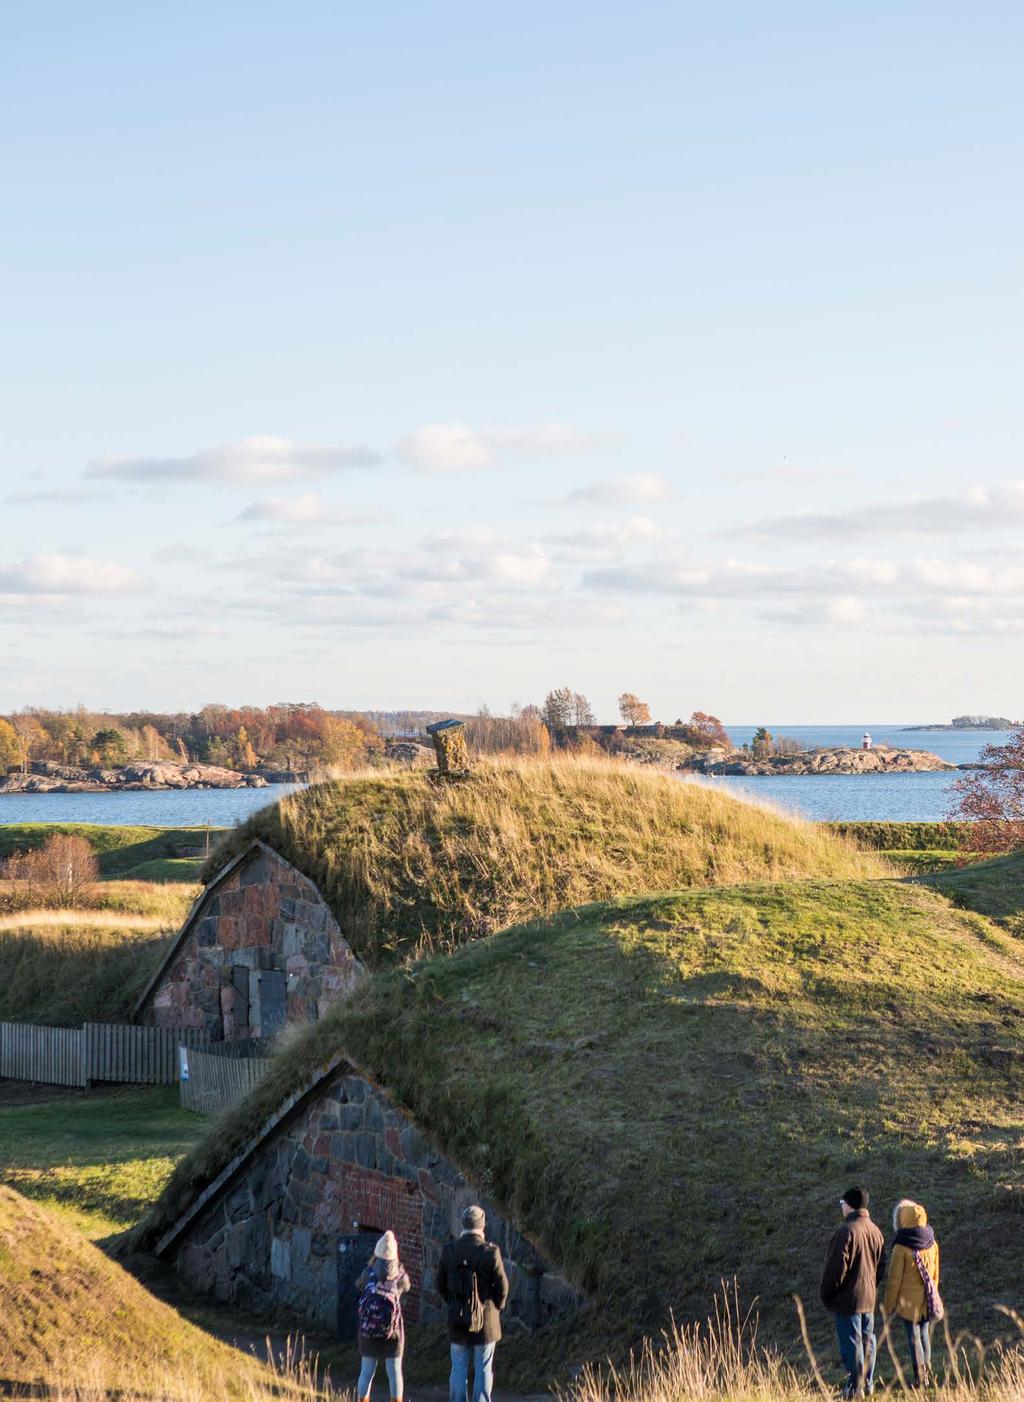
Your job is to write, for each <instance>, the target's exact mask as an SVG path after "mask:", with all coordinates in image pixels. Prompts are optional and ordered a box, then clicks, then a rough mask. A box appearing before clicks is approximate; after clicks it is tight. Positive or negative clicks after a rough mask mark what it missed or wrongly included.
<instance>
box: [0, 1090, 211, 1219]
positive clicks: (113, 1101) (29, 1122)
mask: <svg viewBox="0 0 1024 1402" xmlns="http://www.w3.org/2000/svg"><path fill="white" fill-rule="evenodd" d="M44 1094H46V1093H45V1092H44ZM200 1128H201V1125H200V1122H199V1121H198V1120H197V1118H196V1116H195V1115H190V1114H188V1113H187V1112H186V1111H184V1110H182V1109H180V1108H179V1106H178V1088H177V1086H147V1087H145V1088H140V1087H132V1088H130V1089H129V1088H126V1089H123V1090H121V1089H118V1090H111V1089H103V1090H100V1091H94V1092H78V1091H74V1092H63V1091H60V1090H59V1089H57V1088H54V1089H53V1092H52V1094H48V1095H47V1098H46V1099H43V1100H40V1101H39V1102H37V1103H34V1104H32V1103H30V1104H18V1103H14V1104H11V1103H7V1102H5V1100H4V1098H3V1096H2V1093H0V1183H6V1184H7V1185H8V1186H9V1187H12V1188H16V1189H17V1191H18V1192H19V1193H21V1194H23V1195H24V1196H25V1197H29V1198H32V1199H33V1200H34V1201H36V1202H39V1203H42V1204H43V1205H44V1206H45V1207H47V1208H50V1209H52V1210H54V1211H56V1212H57V1213H59V1215H60V1216H61V1217H62V1218H63V1219H64V1221H65V1222H67V1223H69V1224H70V1225H73V1226H74V1227H76V1228H77V1229H78V1230H80V1231H82V1232H84V1233H85V1235H86V1236H87V1237H89V1238H90V1239H91V1240H97V1239H100V1238H102V1237H107V1236H110V1235H112V1234H113V1233H115V1232H119V1231H123V1230H124V1229H125V1228H126V1227H129V1226H131V1225H132V1224H133V1223H134V1222H136V1221H137V1220H138V1219H139V1218H140V1217H141V1216H142V1214H143V1213H144V1212H145V1211H146V1210H147V1208H148V1207H149V1206H150V1205H151V1204H152V1202H153V1199H154V1198H156V1197H157V1196H159V1194H160V1191H161V1189H162V1188H163V1186H164V1184H165V1182H166V1181H167V1178H168V1177H169V1176H170V1173H171V1171H172V1169H173V1168H174V1166H175V1164H176V1163H177V1161H178V1160H179V1159H180V1158H181V1156H182V1155H183V1154H185V1153H186V1152H187V1151H188V1150H189V1149H191V1148H192V1147H193V1145H194V1144H195V1142H196V1140H197V1138H198V1137H199V1133H200Z"/></svg>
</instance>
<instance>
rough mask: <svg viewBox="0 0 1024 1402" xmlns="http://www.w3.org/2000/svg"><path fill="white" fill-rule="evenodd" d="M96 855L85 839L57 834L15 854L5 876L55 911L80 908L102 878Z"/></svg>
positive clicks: (10, 860) (9, 859) (7, 865)
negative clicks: (87, 891) (81, 903)
mask: <svg viewBox="0 0 1024 1402" xmlns="http://www.w3.org/2000/svg"><path fill="white" fill-rule="evenodd" d="M99 874H100V868H99V862H98V861H97V860H96V853H95V852H94V851H93V850H92V846H91V845H90V844H89V843H88V842H87V841H86V840H85V838H84V837H71V836H68V835H67V834H65V833H54V835H53V836H52V837H49V838H47V840H46V842H45V843H44V844H43V846H42V847H36V848H33V849H32V850H31V851H29V852H16V853H15V854H14V856H13V857H9V858H8V859H7V862H6V863H5V865H4V876H5V877H6V879H7V880H8V881H16V882H19V883H21V884H23V885H24V886H26V887H27V888H28V889H29V890H30V891H31V893H32V897H33V899H34V900H37V901H39V903H40V904H42V905H46V906H50V907H54V908H56V909H68V908H71V907H74V906H76V905H78V904H79V903H80V902H81V900H82V897H83V896H84V894H85V892H86V890H87V889H88V887H90V886H91V885H92V884H93V882H94V881H96V880H97V879H98V878H99Z"/></svg>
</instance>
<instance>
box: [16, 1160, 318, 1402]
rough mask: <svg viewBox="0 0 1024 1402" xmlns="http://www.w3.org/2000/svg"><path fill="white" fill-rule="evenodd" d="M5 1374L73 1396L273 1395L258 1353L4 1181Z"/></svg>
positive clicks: (195, 1398)
mask: <svg viewBox="0 0 1024 1402" xmlns="http://www.w3.org/2000/svg"><path fill="white" fill-rule="evenodd" d="M0 1378H2V1379H3V1381H4V1384H5V1392H6V1390H7V1388H9V1387H15V1386H17V1385H24V1386H25V1387H26V1388H27V1387H28V1386H29V1385H32V1384H36V1385H39V1384H42V1385H48V1386H49V1387H51V1388H53V1389H54V1391H53V1392H52V1393H51V1392H47V1393H46V1394H45V1395H47V1396H54V1397H56V1396H60V1397H64V1398H68V1399H70V1398H73V1397H78V1396H80V1395H82V1396H85V1395H88V1396H90V1397H98V1396H102V1397H120V1398H124V1399H126V1400H127V1399H129V1398H133V1397H140V1398H141V1397H148V1398H155V1397H161V1398H167V1399H179V1398H180V1399H182V1402H185V1400H186V1399H187V1400H188V1402H214V1399H217V1402H220V1400H221V1399H223V1398H230V1397H236V1398H240V1399H241V1398H245V1399H256V1398H269V1397H271V1396H273V1395H275V1394H274V1392H273V1391H272V1386H271V1384H272V1380H271V1378H270V1377H269V1375H268V1373H267V1371H266V1370H265V1369H264V1368H262V1367H260V1366H259V1364H257V1363H256V1362H255V1361H254V1360H252V1359H249V1358H246V1357H245V1356H244V1355H242V1354H239V1353H238V1352H236V1351H235V1350H234V1349H231V1348H229V1347H228V1346H227V1345H226V1344H221V1343H218V1342H216V1341H215V1340H214V1339H211V1338H210V1337H209V1336H208V1335H206V1334H204V1333H203V1332H202V1331H201V1330H200V1329H197V1328H195V1327H194V1326H193V1325H191V1324H189V1323H188V1322H186V1321H185V1320H184V1319H182V1318H181V1316H180V1315H178V1314H177V1313H175V1311H174V1310H172V1309H170V1308H169V1307H168V1306H167V1305H164V1304H161V1303H160V1302H159V1301H158V1300H156V1299H154V1298H153V1296H152V1295H150V1294H149V1293H148V1292H147V1291H146V1290H145V1289H143V1287H142V1286H141V1285H140V1284H139V1283H138V1282H137V1281H136V1280H134V1279H132V1277H131V1276H130V1275H128V1274H127V1273H126V1272H125V1271H124V1270H122V1269H121V1267H120V1266H117V1265H115V1264H114V1262H113V1261H111V1260H109V1259H108V1258H107V1257H106V1256H104V1255H103V1253H102V1252H101V1251H99V1250H98V1249H97V1248H96V1247H95V1246H93V1245H92V1244H91V1243H90V1242H88V1241H87V1240H86V1239H85V1237H83V1236H81V1235H80V1234H79V1233H78V1232H76V1231H75V1230H74V1228H73V1227H69V1226H66V1225H65V1224H64V1223H63V1222H61V1221H60V1220H59V1219H58V1218H57V1217H54V1216H52V1215H51V1214H49V1213H48V1212H47V1211H46V1210H45V1209H44V1208H41V1207H39V1206H38V1205H37V1204H35V1203H31V1202H28V1201H27V1200H26V1199H25V1198H23V1197H20V1196H19V1195H18V1194H17V1193H15V1192H13V1191H12V1190H11V1189H10V1188H5V1187H2V1186H0ZM93 1388H94V1389H95V1391H93V1390H90V1389H93ZM77 1389H82V1390H83V1391H82V1392H81V1393H80V1392H79V1391H78V1390H77ZM108 1389H109V1391H108ZM86 1390H88V1392H87V1393H86ZM290 1394H292V1389H285V1390H284V1391H283V1392H281V1393H278V1394H277V1395H283V1396H288V1395H290ZM10 1395H12V1396H13V1395H21V1393H20V1391H19V1392H17V1393H15V1392H13V1391H12V1392H11V1394H10ZM25 1395H32V1396H37V1395H40V1394H39V1393H37V1392H32V1393H29V1392H27V1391H26V1393H25ZM303 1395H306V1394H305V1393H303Z"/></svg>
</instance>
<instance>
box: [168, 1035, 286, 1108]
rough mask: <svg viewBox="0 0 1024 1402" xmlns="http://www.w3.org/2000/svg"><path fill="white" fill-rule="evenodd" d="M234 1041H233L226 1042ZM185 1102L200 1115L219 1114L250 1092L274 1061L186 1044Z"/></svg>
mask: <svg viewBox="0 0 1024 1402" xmlns="http://www.w3.org/2000/svg"><path fill="white" fill-rule="evenodd" d="M226 1045H230V1043H228V1044H226ZM179 1058H180V1077H179V1084H180V1087H181V1105H182V1109H184V1110H193V1111H195V1113H196V1114H197V1115H218V1114H220V1112H221V1111H222V1110H227V1109H229V1108H230V1106H232V1105H234V1104H236V1102H237V1101H239V1100H241V1099H242V1097H243V1096H244V1095H248V1093H249V1091H251V1090H252V1088H253V1086H256V1085H258V1084H259V1082H260V1081H262V1079H263V1077H264V1075H265V1074H266V1070H267V1067H268V1066H269V1065H270V1058H269V1057H266V1056H238V1055H236V1054H235V1053H234V1052H233V1051H232V1052H228V1053H225V1052H222V1051H220V1050H214V1049H213V1047H210V1048H208V1049H207V1050H205V1051H202V1050H197V1049H195V1048H190V1047H182V1048H181V1049H180V1051H179Z"/></svg>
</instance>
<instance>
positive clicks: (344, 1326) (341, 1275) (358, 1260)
mask: <svg viewBox="0 0 1024 1402" xmlns="http://www.w3.org/2000/svg"><path fill="white" fill-rule="evenodd" d="M379 1236H380V1232H354V1233H353V1234H352V1235H351V1236H341V1237H339V1238H338V1338H339V1339H351V1340H352V1341H353V1342H355V1338H356V1335H357V1334H358V1332H359V1294H358V1292H357V1290H356V1281H357V1280H358V1279H359V1277H360V1276H361V1275H362V1273H363V1271H365V1270H366V1266H367V1262H368V1261H369V1259H370V1257H371V1256H372V1255H373V1248H374V1247H375V1246H376V1245H377V1239H378V1237H379Z"/></svg>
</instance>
